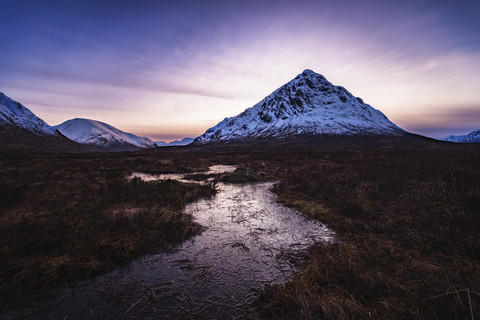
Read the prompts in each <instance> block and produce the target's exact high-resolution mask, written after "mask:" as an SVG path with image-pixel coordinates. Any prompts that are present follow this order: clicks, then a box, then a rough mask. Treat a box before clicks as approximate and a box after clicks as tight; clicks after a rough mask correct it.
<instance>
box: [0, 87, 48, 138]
mask: <svg viewBox="0 0 480 320" xmlns="http://www.w3.org/2000/svg"><path fill="white" fill-rule="evenodd" d="M0 126H2V127H5V126H13V127H20V128H22V129H26V130H28V131H30V132H33V133H35V134H40V135H54V134H55V129H54V128H52V127H50V126H49V125H48V124H46V123H45V121H43V120H42V119H40V118H39V117H37V116H36V115H34V114H33V112H31V111H30V110H29V109H27V108H26V107H25V106H23V105H22V104H21V103H18V102H16V101H14V100H12V99H10V98H9V97H7V96H6V95H4V94H3V93H1V92H0Z"/></svg>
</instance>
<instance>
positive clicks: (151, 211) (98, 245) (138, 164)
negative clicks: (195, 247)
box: [0, 155, 214, 307]
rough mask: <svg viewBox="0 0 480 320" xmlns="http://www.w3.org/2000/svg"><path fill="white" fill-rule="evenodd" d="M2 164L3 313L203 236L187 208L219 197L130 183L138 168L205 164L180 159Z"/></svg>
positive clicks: (190, 188)
mask: <svg viewBox="0 0 480 320" xmlns="http://www.w3.org/2000/svg"><path fill="white" fill-rule="evenodd" d="M1 162H2V163H1V166H0V194H1V198H0V208H1V213H0V301H1V303H0V306H1V307H6V306H8V305H10V306H11V305H12V304H14V303H18V302H22V301H23V302H28V301H30V300H32V299H35V298H38V296H41V295H44V294H45V293H48V292H49V290H52V289H55V288H56V287H58V286H61V285H65V284H67V283H72V282H75V281H78V280H83V279H86V278H89V277H92V276H95V275H98V274H101V273H104V272H106V271H109V270H111V269H113V268H115V267H118V266H119V265H121V264H122V263H125V262H126V261H129V260H131V259H133V258H135V257H138V256H140V255H142V254H145V253H148V252H153V251H155V250H158V249H166V248H168V247H169V246H171V245H175V244H178V243H180V242H181V241H183V240H185V239H186V238H188V237H190V236H192V235H194V234H197V233H198V232H199V231H200V230H201V227H200V226H199V225H198V224H196V223H194V222H193V221H192V218H191V217H190V216H187V215H184V214H183V213H181V210H182V208H183V206H184V205H185V204H186V203H188V202H191V201H194V200H196V199H198V198H200V197H206V196H211V195H212V194H213V193H214V189H213V188H212V186H200V185H186V184H181V183H179V182H175V181H163V182H151V183H145V182H143V181H140V180H138V179H134V180H127V179H126V178H127V175H128V174H129V173H131V172H132V171H133V170H138V171H141V170H145V171H150V172H164V171H167V172H168V171H175V170H179V171H181V170H185V169H186V167H188V168H189V169H190V170H193V169H196V167H199V168H198V169H201V168H203V167H202V165H203V166H204V164H201V163H200V164H198V163H187V162H186V161H185V160H179V159H175V158H174V157H173V158H170V159H168V160H165V159H160V158H158V157H155V158H148V157H146V158H144V157H138V156H136V157H133V158H132V157H129V156H120V155H116V156H115V155H99V156H25V157H21V158H20V157H13V158H4V159H2V161H1Z"/></svg>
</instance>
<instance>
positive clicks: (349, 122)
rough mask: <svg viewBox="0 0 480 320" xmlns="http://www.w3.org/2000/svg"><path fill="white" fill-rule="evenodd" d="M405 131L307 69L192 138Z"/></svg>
mask: <svg viewBox="0 0 480 320" xmlns="http://www.w3.org/2000/svg"><path fill="white" fill-rule="evenodd" d="M301 134H303V135H310V134H313V135H352V134H374V135H375V134H380V135H404V134H407V132H406V131H405V130H403V129H401V128H400V127H398V126H397V125H395V124H394V123H393V122H391V121H390V120H389V119H388V118H387V117H386V116H385V115H384V114H383V113H382V112H380V111H379V110H376V109H374V108H373V107H371V106H370V105H368V104H366V103H364V102H363V100H362V99H361V98H357V97H354V96H353V95H352V94H351V93H350V92H348V91H347V90H346V89H345V88H344V87H341V86H335V85H333V84H332V83H330V82H329V81H328V80H327V79H326V78H325V77H324V76H322V75H320V74H318V73H315V72H314V71H312V70H310V69H306V70H305V71H303V72H302V73H301V74H299V75H298V76H297V77H295V78H294V79H293V80H291V81H289V82H287V83H286V84H284V85H283V86H281V87H280V88H278V89H277V90H275V91H274V92H272V93H271V94H270V95H268V96H267V97H265V98H264V99H262V100H261V101H260V102H258V103H257V104H255V105H254V106H253V107H251V108H248V109H246V110H245V111H243V112H242V113H240V114H239V115H237V116H234V117H230V118H225V119H224V120H222V121H221V122H219V123H218V124H217V125H216V126H214V127H212V128H210V129H208V130H207V131H206V132H205V133H204V134H202V135H200V136H199V137H197V139H196V140H195V142H194V143H200V144H201V143H210V142H227V141H235V140H244V139H249V138H252V137H258V138H260V137H274V138H281V137H286V136H291V135H301Z"/></svg>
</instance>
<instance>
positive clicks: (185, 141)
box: [168, 138, 195, 146]
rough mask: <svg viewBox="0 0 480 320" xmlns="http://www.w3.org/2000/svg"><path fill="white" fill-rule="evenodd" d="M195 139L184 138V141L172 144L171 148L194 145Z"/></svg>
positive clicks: (170, 144)
mask: <svg viewBox="0 0 480 320" xmlns="http://www.w3.org/2000/svg"><path fill="white" fill-rule="evenodd" d="M194 140H195V139H194V138H183V139H182V140H175V141H172V142H170V143H169V144H168V145H169V146H186V145H188V144H190V143H192V142H193V141H194Z"/></svg>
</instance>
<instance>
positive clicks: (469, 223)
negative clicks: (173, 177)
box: [0, 145, 480, 319]
mask: <svg viewBox="0 0 480 320" xmlns="http://www.w3.org/2000/svg"><path fill="white" fill-rule="evenodd" d="M479 155H480V149H479V148H478V147H477V146H453V145H442V146H441V147H433V148H408V147H398V148H388V149H382V148H363V149H360V148H350V149H349V150H343V151H342V150H338V149H335V150H331V149H321V148H316V149H315V148H311V149H309V150H298V149H297V150H290V151H289V150H283V149H281V148H278V149H274V150H272V149H271V150H269V152H264V151H262V149H261V148H257V149H256V150H254V151H251V150H250V151H249V150H246V149H244V150H243V151H242V152H239V151H238V149H234V148H230V149H228V148H220V149H208V148H204V149H203V150H202V149H201V148H195V147H192V148H190V149H189V148H178V149H165V150H155V151H144V152H138V153H118V154H97V155H27V156H22V157H20V156H2V158H1V159H0V180H1V183H0V188H1V190H0V194H2V197H1V200H0V201H1V202H0V206H1V208H2V211H1V215H0V226H1V227H0V228H1V229H0V251H1V254H0V257H1V260H0V283H1V285H0V294H1V296H0V301H2V302H1V307H2V308H5V307H8V306H9V305H12V304H13V303H15V302H19V301H25V300H31V299H35V298H36V296H37V295H42V294H44V293H45V292H47V291H48V290H51V289H53V288H55V287H56V286H58V285H62V284H65V283H71V282H74V281H77V280H81V279H84V278H88V277H91V276H93V275H95V274H100V273H103V272H105V271H107V270H111V269H112V268H115V267H116V266H118V265H120V264H122V263H125V262H126V261H129V260H131V259H133V258H135V257H138V256H139V255H142V254H145V253H148V252H152V251H153V250H157V249H159V248H167V247H168V246H171V245H175V244H177V243H180V242H181V241H183V240H184V239H185V238H187V237H189V236H192V235H194V234H196V233H198V232H199V231H200V227H199V226H198V225H196V224H195V223H194V222H192V221H191V219H190V218H189V217H188V216H185V215H183V214H181V209H182V207H183V206H184V205H185V204H186V203H188V202H192V201H194V200H195V199H198V198H200V197H205V196H210V195H212V194H213V193H214V190H213V189H212V188H211V187H209V186H200V185H184V184H180V183H178V182H162V183H156V184H147V183H142V182H141V181H137V180H133V181H128V180H127V179H126V177H127V176H128V175H129V174H130V173H131V172H132V171H142V172H151V173H169V172H194V171H200V170H205V169H207V168H208V166H209V165H213V164H235V165H238V166H239V169H238V170H237V171H236V172H235V173H233V174H231V175H229V176H226V177H224V178H223V180H224V181H227V182H249V181H279V182H278V183H277V185H276V187H275V188H274V190H273V191H274V192H275V193H276V194H277V195H278V199H279V201H281V202H283V203H284V204H286V205H288V206H292V207H295V208H297V209H299V210H300V211H301V212H303V213H304V214H306V215H309V216H311V217H314V218H316V219H319V220H320V221H322V222H325V223H326V224H327V225H328V226H329V227H330V228H332V229H333V230H335V232H336V234H337V236H338V239H339V241H338V242H337V243H336V244H326V245H317V246H315V247H313V248H311V250H310V251H309V254H308V255H307V257H306V260H305V269H304V271H302V272H300V273H298V274H296V275H295V277H294V279H293V280H292V281H290V282H288V283H287V284H285V285H278V286H272V287H269V288H265V289H264V290H263V291H262V293H261V294H260V296H259V297H258V299H257V302H256V304H257V306H256V307H257V309H258V312H259V315H260V316H261V317H264V318H291V319H295V318H304V319H313V318H326V319H341V318H378V319H387V318H388V319H396V318H398V319H415V318H418V319H432V318H437V319H438V318H445V319H469V318H471V317H472V315H473V317H478V316H479V315H480V269H479V257H480V238H479V237H478V234H480V157H479ZM152 244H154V245H153V246H152Z"/></svg>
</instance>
